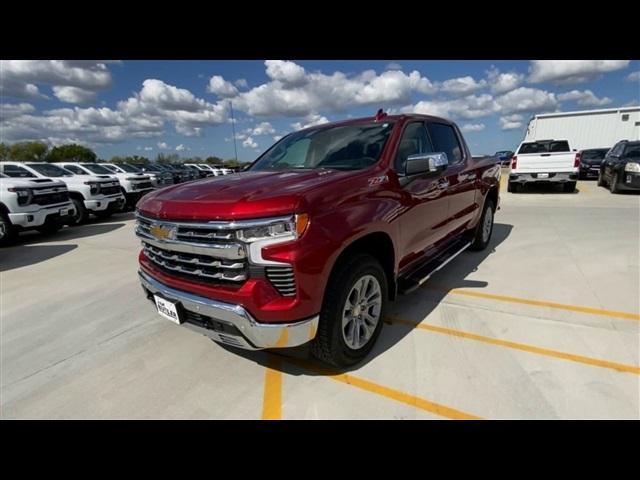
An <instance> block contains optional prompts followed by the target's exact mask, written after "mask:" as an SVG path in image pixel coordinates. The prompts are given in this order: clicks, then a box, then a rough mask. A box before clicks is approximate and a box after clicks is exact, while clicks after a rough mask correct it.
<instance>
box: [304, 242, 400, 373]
mask: <svg viewBox="0 0 640 480" xmlns="http://www.w3.org/2000/svg"><path fill="white" fill-rule="evenodd" d="M387 288H388V287H387V277H386V275H385V272H384V270H383V268H382V266H381V265H380V263H379V262H378V261H377V260H376V259H375V258H373V257H372V256H370V255H364V254H360V255H356V256H353V257H352V258H351V259H349V260H346V261H344V262H342V263H341V264H339V265H338V266H337V270H336V271H335V272H334V273H333V275H332V276H331V279H330V281H329V283H328V285H327V291H326V293H325V298H324V302H323V307H322V311H321V312H320V322H319V324H318V333H317V335H316V337H315V339H314V340H313V342H312V343H311V353H312V355H313V356H314V357H316V358H317V359H318V360H321V361H323V362H326V363H329V364H331V365H334V366H336V367H349V366H351V365H354V364H356V363H358V362H359V361H361V360H362V359H364V358H365V357H366V356H367V355H368V354H369V352H370V351H371V349H372V348H373V345H374V344H375V341H376V339H377V338H378V335H380V330H381V329H382V322H383V318H384V308H385V306H386V301H387Z"/></svg>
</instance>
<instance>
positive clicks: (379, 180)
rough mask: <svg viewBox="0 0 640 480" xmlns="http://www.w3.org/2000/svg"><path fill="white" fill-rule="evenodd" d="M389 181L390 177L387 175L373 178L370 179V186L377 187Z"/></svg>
mask: <svg viewBox="0 0 640 480" xmlns="http://www.w3.org/2000/svg"><path fill="white" fill-rule="evenodd" d="M387 180H388V177H387V176H386V175H382V176H380V177H373V178H370V179H369V186H370V187H375V186H376V185H380V184H381V183H384V182H386V181H387Z"/></svg>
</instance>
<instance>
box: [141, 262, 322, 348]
mask: <svg viewBox="0 0 640 480" xmlns="http://www.w3.org/2000/svg"><path fill="white" fill-rule="evenodd" d="M138 275H139V276H140V283H142V287H143V288H144V290H145V293H147V292H149V293H151V294H153V295H155V294H159V295H160V296H162V297H163V298H165V299H167V300H169V301H172V302H175V303H178V304H180V305H181V307H182V309H183V313H185V315H186V313H187V312H191V313H195V314H198V315H202V316H206V317H209V318H211V319H213V320H215V321H216V322H213V324H219V323H222V324H226V325H227V326H232V327H235V328H233V329H229V328H220V329H217V330H216V329H214V328H204V327H201V326H199V325H196V324H194V323H190V322H189V321H184V320H185V319H184V318H183V322H182V323H181V325H182V326H184V327H187V328H189V329H191V330H194V331H196V332H199V333H202V334H203V335H206V336H207V337H210V338H212V339H213V340H215V341H216V342H220V343H224V344H226V345H231V346H234V347H240V348H244V349H246V350H261V349H264V348H285V347H295V346H298V345H302V344H304V343H307V342H309V341H310V340H313V339H314V338H315V336H316V332H317V330H318V320H319V316H318V315H316V316H315V317H312V318H309V319H306V320H301V321H299V322H295V323H273V324H272V323H260V322H258V321H256V320H255V319H254V318H253V317H252V316H251V314H250V313H249V312H248V311H247V310H246V309H245V308H244V307H242V306H240V305H233V304H231V303H224V302H219V301H217V300H212V299H210V298H206V297H201V296H199V295H193V294H191V293H187V292H183V291H182V290H176V289H174V288H171V287H169V286H167V285H165V284H163V283H160V282H159V281H157V280H156V279H154V278H152V277H151V276H150V275H148V274H147V273H145V272H143V271H142V270H139V271H138ZM185 311H186V312H185ZM233 331H235V332H237V333H233Z"/></svg>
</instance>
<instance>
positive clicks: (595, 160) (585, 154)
mask: <svg viewBox="0 0 640 480" xmlns="http://www.w3.org/2000/svg"><path fill="white" fill-rule="evenodd" d="M609 150H610V149H609V148H590V149H588V150H580V151H579V152H578V156H579V157H580V178H597V177H598V176H599V175H600V164H601V163H602V160H604V157H606V156H607V152H608V151H609Z"/></svg>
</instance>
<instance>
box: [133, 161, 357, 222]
mask: <svg viewBox="0 0 640 480" xmlns="http://www.w3.org/2000/svg"><path fill="white" fill-rule="evenodd" d="M353 175H354V172H339V171H336V170H324V169H323V170H300V171H292V170H287V171H259V172H251V171H249V172H242V173H236V174H231V175H225V176H218V177H208V178H206V179H202V180H199V181H194V182H191V183H188V184H182V185H174V186H172V187H166V188H163V189H161V190H157V191H156V192H153V193H150V194H148V195H146V196H144V197H143V198H142V200H141V201H140V203H138V209H139V210H140V213H142V214H143V215H149V216H151V217H156V218H166V219H174V220H234V219H247V218H260V217H272V216H278V215H288V214H291V213H295V212H297V211H301V209H304V208H305V207H306V205H305V204H304V195H305V194H306V193H308V192H309V191H311V190H315V189H318V188H323V187H324V186H328V185H329V184H332V183H334V182H336V181H339V180H341V179H343V178H346V177H349V176H353Z"/></svg>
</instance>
